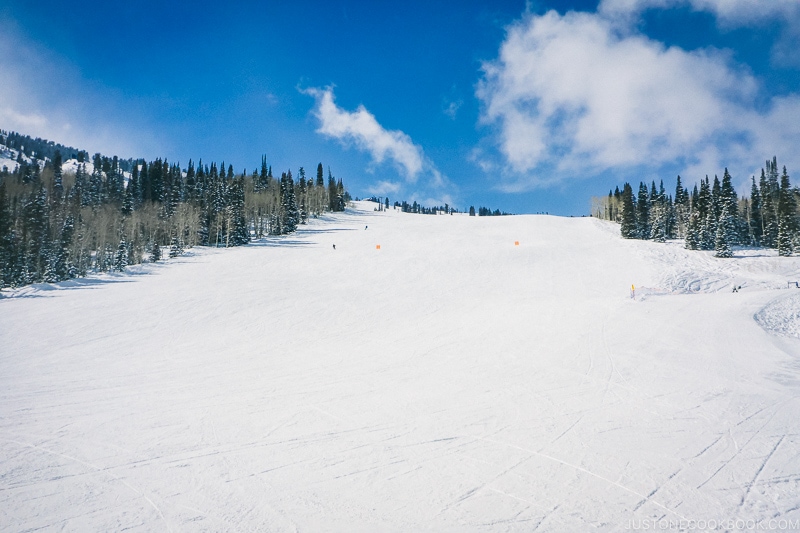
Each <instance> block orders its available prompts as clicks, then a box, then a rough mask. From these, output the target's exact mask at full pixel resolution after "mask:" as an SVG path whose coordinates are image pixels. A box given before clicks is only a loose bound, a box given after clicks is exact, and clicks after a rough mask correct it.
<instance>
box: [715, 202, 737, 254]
mask: <svg viewBox="0 0 800 533" xmlns="http://www.w3.org/2000/svg"><path fill="white" fill-rule="evenodd" d="M734 231H735V221H734V218H733V215H732V214H731V212H730V206H729V205H727V204H726V205H724V207H723V208H722V213H721V214H720V217H719V222H718V223H717V232H716V235H715V240H714V252H715V253H714V255H715V256H716V257H733V251H732V250H731V245H732V243H731V236H732V235H733V234H734Z"/></svg>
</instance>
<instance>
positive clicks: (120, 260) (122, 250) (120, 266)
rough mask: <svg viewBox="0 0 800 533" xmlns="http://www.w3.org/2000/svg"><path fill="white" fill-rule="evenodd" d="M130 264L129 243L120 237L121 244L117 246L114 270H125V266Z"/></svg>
mask: <svg viewBox="0 0 800 533" xmlns="http://www.w3.org/2000/svg"><path fill="white" fill-rule="evenodd" d="M127 266H128V244H127V243H126V242H125V239H120V241H119V246H117V255H116V257H115V258H114V270H116V271H117V272H123V271H124V270H125V267H127Z"/></svg>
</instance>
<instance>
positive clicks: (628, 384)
mask: <svg viewBox="0 0 800 533" xmlns="http://www.w3.org/2000/svg"><path fill="white" fill-rule="evenodd" d="M374 206H375V204H372V203H368V202H361V203H357V204H356V206H355V207H354V208H352V209H349V210H348V212H347V213H344V214H340V215H337V216H327V217H324V218H322V219H318V220H313V221H312V222H311V223H310V224H309V225H308V226H304V227H302V228H301V229H300V231H298V233H297V234H295V235H291V236H287V237H282V238H281V237H274V238H269V239H265V240H263V241H259V242H256V243H254V244H252V245H250V246H246V247H242V248H236V249H229V250H222V249H219V250H218V249H194V250H192V251H190V253H189V254H187V255H185V256H183V257H180V258H177V259H174V260H170V261H167V262H163V263H159V264H155V265H147V266H144V267H138V268H132V269H129V270H130V271H129V272H128V273H126V274H120V275H105V276H97V277H93V278H89V279H85V280H76V281H72V282H65V283H61V284H57V285H38V286H34V287H28V288H24V289H19V290H16V291H12V292H9V291H4V292H3V293H2V295H3V298H2V299H0V530H3V531H34V530H40V529H44V530H66V531H118V530H132V531H312V532H313V531H347V532H351V531H365V532H367V531H398V532H401V531H432V532H441V531H526V532H527V531H564V532H578V531H625V530H631V529H637V528H638V529H643V528H644V526H648V527H649V526H652V525H653V523H654V522H652V521H654V520H662V522H661V524H662V525H665V524H667V522H664V521H672V522H671V523H679V521H681V520H685V521H700V522H694V524H697V523H700V524H703V523H704V522H702V521H718V522H708V523H712V524H714V526H715V528H716V529H718V530H723V529H725V527H717V526H716V524H718V523H720V524H723V525H724V524H729V522H725V521H730V520H737V519H739V520H750V521H751V522H749V523H753V524H754V523H755V521H763V522H761V523H763V524H765V525H769V524H773V525H780V524H781V522H778V521H779V520H784V521H787V522H785V523H788V524H791V522H790V521H792V520H794V521H798V520H800V339H798V338H796V335H791V334H787V329H788V330H789V331H794V332H795V333H796V332H797V326H796V324H797V305H798V301H799V300H798V299H797V298H796V297H795V295H796V294H800V291H797V292H796V293H795V292H792V291H796V289H788V288H787V282H788V281H794V280H797V279H800V258H798V257H792V258H778V257H775V256H774V255H773V254H772V253H771V252H765V251H763V250H737V251H736V255H737V257H736V258H734V259H732V260H730V259H727V260H726V259H716V258H714V257H712V256H711V255H710V254H709V253H705V252H689V251H686V250H683V249H682V247H681V243H678V242H671V243H666V244H657V243H652V242H642V241H626V240H623V239H621V238H619V234H618V232H619V227H618V226H616V225H614V224H611V223H605V222H602V221H598V220H594V219H590V218H574V219H571V218H558V217H550V216H514V217H468V216H458V215H454V216H424V215H411V214H402V213H399V212H396V211H393V210H390V211H388V212H375V211H373V208H374ZM365 226H368V228H367V229H365ZM515 241H517V242H518V243H519V244H518V245H515ZM334 244H335V245H336V248H335V249H334V248H333V245H334ZM378 245H380V248H378ZM631 285H633V286H634V288H635V290H636V292H635V296H636V298H635V299H631V297H630V293H631ZM734 286H736V287H739V286H741V287H742V288H741V290H738V292H732V288H733V287H734ZM759 317H761V318H759ZM764 317H767V318H764ZM792 321H794V322H792ZM792 324H794V326H793V325H792ZM792 328H794V329H792ZM770 520H776V522H774V523H773V522H769V521H770ZM683 523H684V524H688V523H690V522H683ZM740 523H743V522H740ZM650 529H655V527H650Z"/></svg>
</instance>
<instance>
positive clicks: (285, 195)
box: [281, 170, 300, 234]
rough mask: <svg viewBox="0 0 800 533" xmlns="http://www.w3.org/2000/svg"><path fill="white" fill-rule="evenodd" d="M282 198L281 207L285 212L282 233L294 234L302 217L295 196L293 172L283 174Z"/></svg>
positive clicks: (282, 220)
mask: <svg viewBox="0 0 800 533" xmlns="http://www.w3.org/2000/svg"><path fill="white" fill-rule="evenodd" d="M281 198H282V204H281V207H282V211H283V217H282V219H281V233H283V234H287V233H292V232H293V231H295V230H296V229H297V224H298V222H299V218H300V215H299V212H298V210H297V202H296V199H295V195H294V180H293V179H292V171H291V170H290V171H288V172H287V173H285V174H281Z"/></svg>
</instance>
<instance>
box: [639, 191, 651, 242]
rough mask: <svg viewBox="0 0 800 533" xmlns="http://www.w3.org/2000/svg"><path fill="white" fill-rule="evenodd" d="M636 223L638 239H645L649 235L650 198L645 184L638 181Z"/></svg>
mask: <svg viewBox="0 0 800 533" xmlns="http://www.w3.org/2000/svg"><path fill="white" fill-rule="evenodd" d="M636 223H637V225H638V227H637V233H638V238H639V239H646V238H648V237H649V236H650V198H649V195H648V191H647V185H645V184H644V183H641V182H640V183H639V196H638V198H637V202H636Z"/></svg>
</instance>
